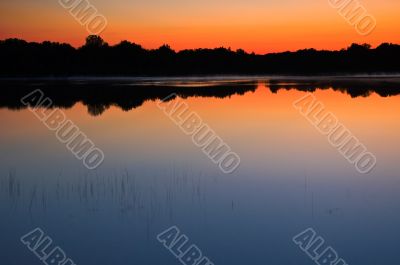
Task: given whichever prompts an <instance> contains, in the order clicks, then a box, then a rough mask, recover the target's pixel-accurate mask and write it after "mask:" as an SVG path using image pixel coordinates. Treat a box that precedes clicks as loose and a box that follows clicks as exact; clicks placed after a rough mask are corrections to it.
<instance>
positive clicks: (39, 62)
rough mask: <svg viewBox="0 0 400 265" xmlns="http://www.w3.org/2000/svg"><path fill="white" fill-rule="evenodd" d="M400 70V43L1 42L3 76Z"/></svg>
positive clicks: (90, 39) (94, 38)
mask: <svg viewBox="0 0 400 265" xmlns="http://www.w3.org/2000/svg"><path fill="white" fill-rule="evenodd" d="M398 72H400V45H397V44H391V43H383V44H381V45H379V46H378V47H376V48H372V47H371V46H370V45H369V44H352V45H350V46H349V47H348V48H346V49H342V50H336V51H328V50H315V49H303V50H298V51H295V52H281V53H268V54H264V55H259V54H254V53H247V52H245V51H244V50H242V49H239V50H236V51H233V50H231V49H230V48H223V47H221V48H215V49H192V50H182V51H179V52H177V51H174V50H173V49H171V47H170V46H168V45H163V46H161V47H159V48H158V49H144V48H143V47H142V46H140V45H138V44H135V43H132V42H129V41H121V42H120V43H118V44H116V45H112V46H111V45H109V44H108V43H106V42H105V41H104V40H103V39H102V38H101V37H100V36H96V35H91V36H88V37H87V38H86V43H85V44H84V45H83V46H82V47H79V48H74V47H72V46H71V45H69V44H66V43H57V42H50V41H44V42H42V43H36V42H27V41H24V40H20V39H6V40H1V41H0V75H1V76H3V77H12V76H26V77H29V76H177V75H224V74H229V75H231V74H232V75H233V74H242V75H243V74H246V75H257V74H291V75H324V74H361V73H366V74H368V73H398Z"/></svg>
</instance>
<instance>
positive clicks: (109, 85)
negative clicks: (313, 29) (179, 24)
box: [0, 78, 400, 116]
mask: <svg viewBox="0 0 400 265" xmlns="http://www.w3.org/2000/svg"><path fill="white" fill-rule="evenodd" d="M34 83H37V81H32V82H28V81H4V80H3V81H0V85H1V86H2V87H4V88H5V89H3V90H2V93H3V94H2V96H1V97H0V107H7V108H10V109H21V108H24V107H25V106H23V105H22V104H21V102H20V99H21V98H22V97H23V96H25V95H26V94H28V93H29V92H31V91H32V90H34V89H36V88H38V86H33V84H34ZM257 86H258V83H257V82H255V81H254V82H250V81H249V82H238V83H223V82H222V83H220V84H217V85H215V84H212V85H211V84H210V85H209V86H203V85H201V84H200V85H198V86H188V87H181V86H174V85H173V84H164V85H158V86H156V85H152V84H147V85H145V84H139V83H132V82H131V81H118V82H117V81H101V82H100V81H86V82H84V83H77V82H67V81H45V82H41V86H40V89H42V91H43V92H44V93H45V95H46V96H47V97H49V98H51V99H52V101H53V103H54V106H55V107H61V108H71V107H72V106H73V105H74V104H75V103H77V102H82V103H83V104H84V105H85V106H87V107H88V112H89V114H91V115H93V116H99V115H101V114H103V113H104V112H105V111H106V110H107V109H108V108H109V107H110V106H117V107H119V108H121V109H122V110H125V111H129V110H131V109H134V108H138V107H140V106H141V105H142V104H143V103H144V102H145V101H148V100H150V101H155V100H162V99H164V98H166V97H167V96H169V95H171V94H173V93H175V94H177V95H178V96H179V97H182V98H188V97H215V98H225V97H229V96H232V95H243V94H245V93H246V92H251V91H255V90H256V88H257ZM267 87H268V89H270V90H271V92H273V93H277V92H278V91H279V90H282V89H285V90H291V89H295V90H299V91H308V92H313V91H315V90H317V89H332V90H334V91H338V92H341V93H346V94H348V95H350V96H351V97H360V96H361V97H367V96H369V95H370V94H371V93H377V94H378V95H380V96H382V97H387V96H394V95H398V94H400V79H399V80H397V79H394V78H393V79H390V78H388V79H384V80H382V79H369V80H368V79H351V80H345V79H336V80H333V81H332V79H331V80H328V79H326V80H324V79H315V80H305V79H298V80H294V79H291V80H290V81H287V80H270V81H268V82H267Z"/></svg>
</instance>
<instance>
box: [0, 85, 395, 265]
mask: <svg viewBox="0 0 400 265" xmlns="http://www.w3.org/2000/svg"><path fill="white" fill-rule="evenodd" d="M1 83H2V87H4V91H5V92H4V94H3V95H2V96H1V97H0V106H1V107H2V108H1V109H0V123H1V124H2V125H3V126H2V130H1V131H0V146H1V152H0V184H1V193H0V196H1V201H2V203H1V204H0V216H1V218H0V224H1V227H2V228H3V229H2V240H0V244H1V245H0V246H1V249H2V251H1V252H0V260H1V263H2V264H3V263H4V264H8V265H14V264H15V265H20V264H41V261H40V260H39V259H38V258H37V257H36V256H34V255H33V254H32V253H31V252H29V250H28V249H27V248H26V247H25V246H24V245H23V244H22V243H21V242H20V237H21V236H22V235H23V234H26V233H27V232H28V231H30V230H32V229H33V228H35V227H40V228H42V229H43V230H44V231H45V232H46V233H47V234H48V235H50V236H51V237H52V239H53V240H54V241H55V242H56V244H57V245H60V246H61V247H62V248H63V250H64V251H65V252H66V253H67V255H68V256H69V257H71V258H72V259H73V260H74V261H75V263H76V264H85V265H92V264H93V265H95V264H96V265H102V264H164V265H165V264H168V265H169V264H171V265H173V264H180V263H179V261H178V260H177V259H176V258H175V257H174V256H173V255H172V254H170V253H169V252H168V251H167V250H166V249H165V248H164V247H163V246H162V245H161V244H160V243H159V242H158V241H157V240H156V235H157V234H158V233H160V232H161V231H163V230H164V229H166V228H168V227H170V226H172V225H176V226H177V227H179V229H180V230H181V231H182V232H183V233H185V234H186V235H187V236H188V237H189V238H190V242H191V243H194V244H196V245H197V246H199V248H200V249H201V250H202V251H203V253H204V255H206V256H207V257H209V258H210V260H212V261H213V262H214V264H216V265H217V264H288V265H290V264H296V265H302V264H313V261H311V260H310V259H309V257H308V256H307V255H306V254H304V253H303V252H301V250H300V249H299V248H298V247H297V246H296V245H295V244H294V243H293V242H292V237H293V236H294V235H296V234H298V233H300V232H301V231H303V230H304V229H306V228H308V227H313V228H314V229H315V230H316V231H317V232H318V233H319V234H320V235H321V236H323V237H324V239H325V240H326V242H327V244H329V245H331V246H333V247H334V249H335V250H336V251H337V252H338V253H339V255H340V256H341V257H342V258H343V259H345V260H346V261H347V263H348V264H354V265H356V264H363V265H374V264H385V265H397V264H398V255H397V253H398V246H399V243H400V239H399V238H400V230H399V229H398V224H399V223H400V214H399V210H400V195H399V194H400V192H399V191H400V176H399V169H400V165H399V163H398V161H399V160H398V157H399V147H400V146H399V141H398V136H399V135H400V124H399V114H400V97H399V96H398V94H399V93H400V85H399V82H398V79H397V78H396V77H393V78H368V79H367V78H335V79H332V78H315V79H306V78H275V79H273V78H246V77H244V78H230V79H226V78H225V79H223V78H218V79H216V78H209V79H207V80H204V79H190V80H187V79H185V80H180V79H160V80H148V79H141V80H130V79H113V80H98V79H94V80H88V79H84V80H81V79H74V80H67V81H65V80H64V81H60V80H34V81H28V80H22V81H21V80H19V81H16V80H7V81H2V82H1ZM37 88H39V89H42V90H43V91H44V92H45V94H46V95H47V96H49V97H50V98H52V100H53V101H54V104H55V106H56V107H57V108H60V109H61V110H62V111H64V113H65V114H66V116H67V117H68V118H69V119H71V120H72V121H73V122H74V123H75V124H77V125H78V126H79V128H80V129H81V130H82V131H83V132H85V133H86V135H87V136H88V137H89V138H90V139H91V140H92V141H93V142H94V143H95V144H96V146H98V147H99V148H101V149H102V150H103V151H104V154H105V160H104V163H103V164H102V165H101V166H100V167H99V168H97V169H96V170H94V171H92V170H88V169H86V168H85V167H84V166H83V164H82V162H81V161H79V160H77V159H76V158H75V157H74V156H73V155H72V154H71V153H70V151H69V150H68V149H67V148H66V147H65V145H63V144H62V143H60V142H59V141H58V140H57V138H56V137H55V135H54V132H51V131H49V130H48V129H47V128H46V127H45V126H44V125H43V124H42V123H41V122H40V121H39V120H38V119H37V118H36V117H35V116H34V115H33V114H32V113H31V112H30V111H29V110H28V109H27V108H25V107H24V106H23V105H22V104H21V103H20V102H19V99H20V98H21V97H22V96H23V95H24V94H27V93H29V92H30V91H32V90H34V89H37ZM171 93H176V94H177V95H178V96H177V98H175V99H173V100H176V101H177V100H184V101H185V102H186V103H187V104H188V106H190V110H191V111H194V112H196V113H197V114H198V115H199V116H200V117H201V118H202V119H203V121H204V122H206V123H207V124H208V125H209V126H210V127H211V128H212V129H213V130H215V132H216V133H217V134H218V135H219V136H220V137H221V138H222V139H223V140H224V141H225V142H226V143H228V144H229V146H230V147H231V148H232V150H234V151H235V152H236V153H238V154H239V155H240V158H241V164H240V167H239V168H238V170H236V171H235V172H234V173H233V174H229V175H226V174H223V173H222V172H221V171H220V170H219V168H218V167H217V166H216V165H215V164H214V163H213V162H212V161H210V160H209V159H208V157H207V156H205V155H204V153H203V152H202V151H201V150H200V149H199V148H197V147H196V146H195V145H194V144H193V143H192V141H191V138H190V137H189V136H187V135H185V134H184V133H183V132H182V131H181V130H180V129H179V127H177V126H176V125H175V124H174V123H173V122H172V121H171V120H170V119H169V118H168V117H167V116H165V114H164V113H163V112H162V111H161V110H160V109H159V108H158V107H157V103H159V102H160V100H161V99H163V98H165V97H166V96H167V95H169V94H171ZM306 93H313V94H314V95H315V97H316V98H317V99H318V100H320V101H321V102H323V103H324V105H325V107H326V109H328V110H329V111H331V112H332V113H334V114H335V115H336V116H337V117H338V118H339V120H340V122H342V123H343V124H345V125H346V126H347V127H348V128H349V129H350V131H351V132H352V133H353V134H354V135H355V136H357V138H358V139H360V141H361V142H362V143H363V144H365V145H366V146H367V148H368V150H369V151H371V152H372V153H373V154H374V155H375V156H376V157H377V161H378V162H377V166H376V167H375V169H374V170H373V171H372V172H371V173H369V174H360V173H358V172H357V170H356V169H355V168H354V166H353V165H351V164H350V163H349V162H348V161H347V160H346V159H345V158H343V157H342V156H341V155H340V154H339V152H338V151H337V150H335V149H334V148H333V147H332V146H331V145H330V144H329V142H328V141H327V138H326V137H325V136H323V135H321V134H320V133H319V132H318V131H317V130H316V129H315V128H314V127H313V126H312V125H311V124H310V123H309V122H308V121H307V120H306V119H305V118H304V117H303V116H302V115H301V114H300V113H299V112H298V111H297V110H296V109H295V108H294V107H293V102H294V101H296V100H297V99H299V98H301V97H302V96H304V95H305V94H306Z"/></svg>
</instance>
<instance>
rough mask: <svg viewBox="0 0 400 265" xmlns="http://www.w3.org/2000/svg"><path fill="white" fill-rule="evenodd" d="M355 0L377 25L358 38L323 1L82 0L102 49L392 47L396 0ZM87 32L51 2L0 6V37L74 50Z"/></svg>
mask: <svg viewBox="0 0 400 265" xmlns="http://www.w3.org/2000/svg"><path fill="white" fill-rule="evenodd" d="M353 1H355V0H353ZM359 2H360V3H361V4H362V5H363V6H364V7H365V8H366V9H367V11H368V13H370V14H371V15H373V17H375V19H376V21H377V26H376V29H375V30H374V31H373V32H372V33H371V34H370V35H368V36H361V35H359V34H358V33H357V31H356V30H355V29H354V27H352V26H351V25H349V24H348V23H347V22H346V20H345V19H344V18H343V17H341V16H340V15H339V14H338V11H337V10H336V9H334V8H332V7H331V5H330V4H329V2H328V0H321V1H319V0H279V1H276V0H230V1H227V0H202V1H193V0H192V1H188V0H169V1H162V0H147V1H138V0H129V1H127V0H112V1H110V0H90V3H91V4H93V5H94V6H95V7H96V8H97V9H98V11H99V13H101V14H103V15H104V16H105V17H106V19H107V21H108V26H107V28H106V30H105V31H104V32H103V33H102V34H101V35H102V37H103V38H104V39H105V40H106V41H107V42H109V43H110V44H115V43H117V42H119V41H120V40H124V39H127V40H130V41H133V42H136V43H139V44H141V45H143V46H144V47H145V48H156V47H159V46H160V45H162V44H164V43H167V44H169V45H171V47H172V48H173V49H176V50H181V49H185V48H200V47H203V48H213V47H220V46H224V47H231V48H232V49H237V48H243V49H245V50H246V51H249V52H252V51H254V52H256V53H267V52H275V51H285V50H297V49H301V48H309V47H313V48H317V49H340V48H344V47H347V46H348V45H349V44H351V43H352V42H358V43H364V42H367V43H370V44H372V45H373V46H376V45H378V44H380V43H382V42H394V43H400V34H399V33H400V19H399V18H398V13H399V10H400V1H398V0H359ZM88 34H89V33H88V31H87V30H86V28H85V26H82V25H80V24H79V23H78V22H77V21H76V20H75V19H74V17H73V16H72V15H71V14H70V13H69V12H68V10H65V9H64V8H63V7H62V6H61V5H60V4H59V3H58V0H35V1H32V0H13V1H7V2H5V1H2V2H0V39H5V38H10V37H17V38H22V39H26V40H29V41H43V40H52V41H59V42H68V43H71V44H73V45H74V46H79V45H82V44H83V42H84V39H85V37H86V36H87V35H88Z"/></svg>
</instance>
